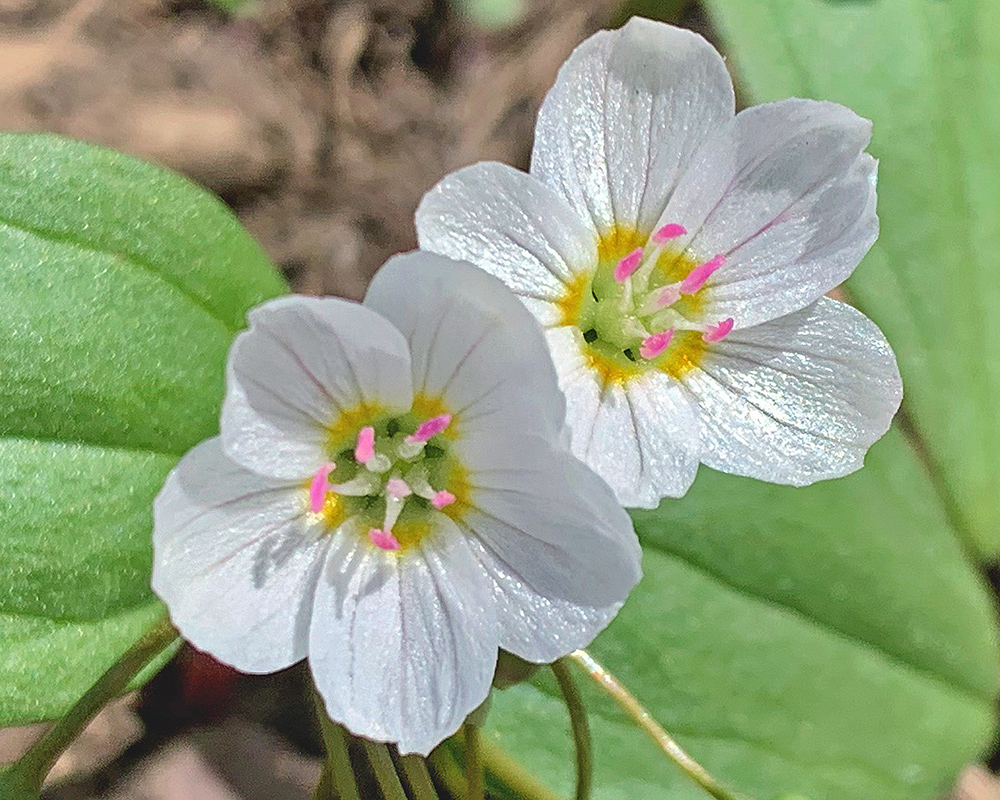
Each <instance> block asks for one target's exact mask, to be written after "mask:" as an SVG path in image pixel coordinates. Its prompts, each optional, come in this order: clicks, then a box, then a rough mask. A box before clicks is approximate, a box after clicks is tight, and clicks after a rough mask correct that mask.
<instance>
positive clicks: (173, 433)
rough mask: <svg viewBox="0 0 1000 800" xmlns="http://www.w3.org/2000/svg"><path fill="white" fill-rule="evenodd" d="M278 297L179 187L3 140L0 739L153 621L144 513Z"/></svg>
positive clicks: (96, 156)
mask: <svg viewBox="0 0 1000 800" xmlns="http://www.w3.org/2000/svg"><path fill="white" fill-rule="evenodd" d="M284 288H285V287H284V284H283V283H282V281H281V279H280V277H278V275H277V273H276V272H275V271H274V269H273V267H272V266H271V265H270V263H269V262H268V260H267V258H266V256H265V255H264V254H263V252H262V251H261V250H260V249H259V247H258V246H257V245H256V244H255V243H254V242H253V240H252V239H251V238H250V237H249V235H248V234H247V233H246V232H245V231H244V230H243V229H242V228H241V227H240V225H239V223H238V222H237V221H236V220H235V218H233V217H232V215H231V214H230V213H229V212H228V210H227V209H226V208H225V206H224V205H223V204H222V203H221V202H219V201H218V200H217V199H215V198H214V197H212V196H210V195H209V194H208V193H206V192H205V191H203V190H201V189H199V188H197V187H196V186H194V185H193V184H191V183H189V182H188V181H186V180H185V179H183V178H181V177H179V176H177V175H173V174H170V173H168V172H166V171H164V170H161V169H159V168H156V167H153V166H151V165H148V164H144V163H141V162H139V161H136V160H135V159H132V158H129V157H127V156H124V155H121V154H119V153H114V152H112V151H109V150H104V149H100V148H95V147H91V146H88V145H84V144H81V143H79V142H73V141H70V140H66V139H60V138H57V137H53V136H24V135H15V134H5V135H0V575H2V576H3V579H2V580H0V726H3V725H12V724H20V723H25V722H31V721H34V720H40V719H46V718H51V717H54V716H57V715H59V714H60V713H62V712H63V711H64V710H65V709H66V707H67V706H68V705H69V704H70V703H71V702H73V701H74V700H75V699H76V698H77V697H78V696H79V695H80V694H81V693H82V692H83V691H84V690H85V689H86V688H87V687H88V686H89V685H90V683H92V682H93V680H94V678H96V677H97V676H98V675H99V674H100V673H101V672H102V671H103V670H104V669H105V668H106V667H107V666H108V665H109V664H110V663H111V662H113V661H114V660H115V658H116V657H117V656H118V655H119V654H120V653H121V652H123V651H124V650H125V649H126V648H127V647H128V646H129V645H130V644H131V643H132V642H133V641H134V640H135V639H137V638H138V636H139V635H140V634H141V633H142V631H143V630H144V629H145V628H146V627H148V625H149V624H150V623H151V622H152V621H153V620H154V619H155V618H156V617H157V616H158V615H160V614H162V613H163V608H162V606H161V605H160V604H159V603H158V602H157V601H156V599H155V598H154V597H153V595H152V593H151V592H150V589H149V567H150V558H151V530H152V512H151V504H152V500H153V498H154V497H155V495H156V493H157V491H159V487H160V485H161V484H162V482H163V479H164V477H165V476H166V474H167V472H168V471H169V470H170V468H171V467H172V466H173V464H174V463H175V462H176V461H177V459H178V458H179V457H180V456H181V455H183V453H184V452H185V451H186V450H187V449H188V448H190V447H191V446H193V445H194V444H196V443H197V442H199V441H200V440H202V439H204V438H206V437H208V436H212V435H214V434H215V432H216V431H217V425H218V413H219V406H220V403H221V400H222V392H223V369H224V364H225V358H226V352H227V350H228V347H229V343H230V340H231V339H232V337H233V335H234V334H235V332H236V331H238V330H239V329H240V328H242V327H244V318H245V314H246V311H247V310H248V309H249V308H250V307H251V306H253V305H255V304H257V303H259V302H261V301H262V300H264V299H266V298H268V297H272V296H274V295H276V294H280V293H281V292H282V291H284Z"/></svg>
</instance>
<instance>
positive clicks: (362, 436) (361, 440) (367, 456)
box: [354, 425, 375, 464]
mask: <svg viewBox="0 0 1000 800" xmlns="http://www.w3.org/2000/svg"><path fill="white" fill-rule="evenodd" d="M374 455H375V429H374V428H373V427H372V426H371V425H366V426H365V427H364V428H362V429H361V430H360V431H358V443H357V445H356V446H355V448H354V460H355V461H357V462H358V463H359V464H367V463H368V462H369V461H371V460H372V457H373V456H374Z"/></svg>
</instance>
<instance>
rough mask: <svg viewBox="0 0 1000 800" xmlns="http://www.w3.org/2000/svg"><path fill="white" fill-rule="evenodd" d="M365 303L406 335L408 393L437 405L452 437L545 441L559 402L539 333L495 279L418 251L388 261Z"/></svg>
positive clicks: (559, 412) (556, 424) (554, 428)
mask: <svg viewBox="0 0 1000 800" xmlns="http://www.w3.org/2000/svg"><path fill="white" fill-rule="evenodd" d="M365 305H367V306H369V307H371V308H373V309H375V310H376V311H378V312H379V313H380V314H383V315H385V316H386V317H387V318H388V319H389V320H390V321H392V323H393V324H395V325H396V327H398V328H399V329H400V330H401V331H402V332H403V334H404V335H405V336H406V337H407V339H408V340H409V344H410V351H411V353H412V358H413V386H414V391H415V392H417V393H418V394H424V395H427V396H429V397H433V398H441V399H442V400H443V401H444V405H445V407H446V409H447V411H448V412H449V413H451V414H452V415H453V416H454V417H455V424H456V430H462V431H464V432H465V433H463V435H465V434H468V435H473V431H474V430H480V429H483V428H485V429H489V428H497V427H501V428H507V427H514V428H520V429H523V430H532V431H539V432H544V433H546V434H549V433H552V434H555V433H557V432H558V431H559V430H561V428H562V424H563V420H564V416H565V404H564V401H563V396H562V393H561V392H560V391H559V387H558V383H557V381H556V375H555V370H554V368H553V366H552V359H551V357H550V356H549V353H548V348H547V346H546V344H545V339H544V337H543V336H542V331H541V328H540V327H539V325H538V323H537V322H536V321H535V319H534V318H533V317H532V315H531V313H530V312H529V311H528V310H527V309H526V308H525V307H524V305H522V304H521V303H520V302H519V301H518V299H517V298H516V297H515V296H514V295H513V294H511V292H510V290H508V289H507V288H506V287H505V286H504V285H503V284H502V283H501V282H500V281H499V280H497V279H496V278H494V277H493V276H491V275H487V274H486V273H485V272H483V271H482V270H480V269H476V268H475V267H473V266H471V265H470V264H467V263H465V262H461V261H452V260H451V259H450V258H445V257H444V256H439V255H437V254H435V253H426V252H423V251H418V252H416V253H408V254H406V255H402V256H395V257H394V258H391V259H389V261H388V263H386V265H385V266H384V267H383V268H382V269H381V270H379V272H378V273H377V274H376V275H375V277H374V278H373V279H372V282H371V285H370V286H369V287H368V294H367V295H365Z"/></svg>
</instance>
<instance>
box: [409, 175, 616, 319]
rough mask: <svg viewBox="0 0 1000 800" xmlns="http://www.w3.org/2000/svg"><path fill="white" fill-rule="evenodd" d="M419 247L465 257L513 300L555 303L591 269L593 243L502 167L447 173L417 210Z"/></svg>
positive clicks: (571, 217) (544, 192)
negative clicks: (568, 285)
mask: <svg viewBox="0 0 1000 800" xmlns="http://www.w3.org/2000/svg"><path fill="white" fill-rule="evenodd" d="M416 223H417V237H418V239H419V241H420V247H421V248H422V249H424V250H430V251H432V252H435V253H441V254H442V255H446V256H449V257H451V258H457V259H464V260H465V261H469V262H470V263H472V264H475V265H476V266H477V267H480V268H481V269H484V270H486V271H487V272H489V273H490V274H491V275H495V276H496V277H498V278H500V280H502V281H503V282H504V283H506V284H507V286H509V287H510V288H511V289H512V290H513V291H514V292H515V293H516V294H518V295H520V296H522V297H527V298H535V299H536V300H546V301H552V300H557V299H559V298H560V297H562V296H563V295H564V294H565V293H566V282H568V281H569V280H571V279H572V277H573V274H574V273H576V272H580V271H581V270H591V269H593V268H594V267H595V266H596V265H597V238H596V236H595V235H594V232H593V231H592V230H591V229H590V228H589V226H588V225H587V224H586V223H585V222H584V221H583V220H582V219H581V218H580V217H579V216H577V214H576V213H575V212H574V211H573V210H572V209H571V208H570V207H569V204H568V203H567V202H566V200H564V199H563V198H561V197H559V196H558V195H557V194H556V193H555V192H553V191H552V190H551V189H550V188H549V187H548V186H546V185H545V184H543V183H542V182H541V181H539V180H538V179H537V178H534V177H532V176H531V175H528V174H526V173H524V172H520V171H518V170H516V169H514V168H513V167H509V166H507V165H506V164H498V163H495V162H486V163H480V164H474V165H473V166H471V167H466V168H465V169H461V170H459V171H458V172H453V173H452V174H451V175H448V176H447V177H446V178H445V179H444V180H442V181H441V182H440V183H439V184H438V185H437V186H435V187H434V188H433V189H431V190H430V191H429V192H428V193H427V194H426V195H424V199H423V200H421V202H420V206H419V207H418V208H417V215H416Z"/></svg>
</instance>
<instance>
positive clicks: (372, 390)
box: [221, 296, 413, 479]
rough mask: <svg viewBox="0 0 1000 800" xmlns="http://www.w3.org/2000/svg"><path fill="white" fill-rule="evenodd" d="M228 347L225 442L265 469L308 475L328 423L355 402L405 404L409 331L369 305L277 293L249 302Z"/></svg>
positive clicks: (319, 458)
mask: <svg viewBox="0 0 1000 800" xmlns="http://www.w3.org/2000/svg"><path fill="white" fill-rule="evenodd" d="M249 319H250V330H248V331H245V332H243V333H241V334H240V335H239V336H237V337H236V341H235V342H234V343H233V346H232V349H231V350H230V351H229V365H228V373H227V383H226V399H225V402H224V404H223V406H222V423H221V428H222V444H223V447H224V448H225V450H226V454H227V455H228V456H229V457H230V458H233V459H235V460H236V461H238V462H240V463H241V464H243V465H245V466H247V467H249V468H250V469H253V470H254V471H255V472H259V473H260V474H262V475H273V476H275V477H279V478H298V479H301V478H303V477H308V476H309V475H311V474H312V473H314V472H315V471H316V469H318V467H319V466H320V465H321V464H322V463H323V462H324V461H327V460H328V458H329V455H328V454H327V453H326V452H325V450H324V448H325V445H326V437H327V431H328V428H329V426H331V425H333V424H335V423H336V421H337V418H338V416H339V415H340V413H341V412H344V411H346V412H350V411H352V410H354V409H357V408H358V407H359V406H360V405H362V404H368V405H373V406H378V407H380V408H382V409H385V410H386V411H408V410H409V408H410V405H411V403H412V400H413V394H412V386H411V385H410V358H409V353H408V351H407V346H406V340H405V339H404V338H403V336H402V334H401V333H400V332H399V331H398V330H396V329H395V328H394V327H393V326H392V325H391V324H390V323H389V322H388V321H387V320H385V319H384V318H383V317H380V316H379V315H378V314H376V313H375V312H373V311H372V310H371V309H368V308H365V307H363V306H361V305H359V304H357V303H351V302H348V301H347V300H339V299H336V298H332V297H324V298H317V297H301V296H292V297H282V298H279V299H277V300H272V301H270V302H268V303H265V304H264V305H262V306H259V307H257V308H256V309H254V310H253V311H251V312H250V317H249Z"/></svg>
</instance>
